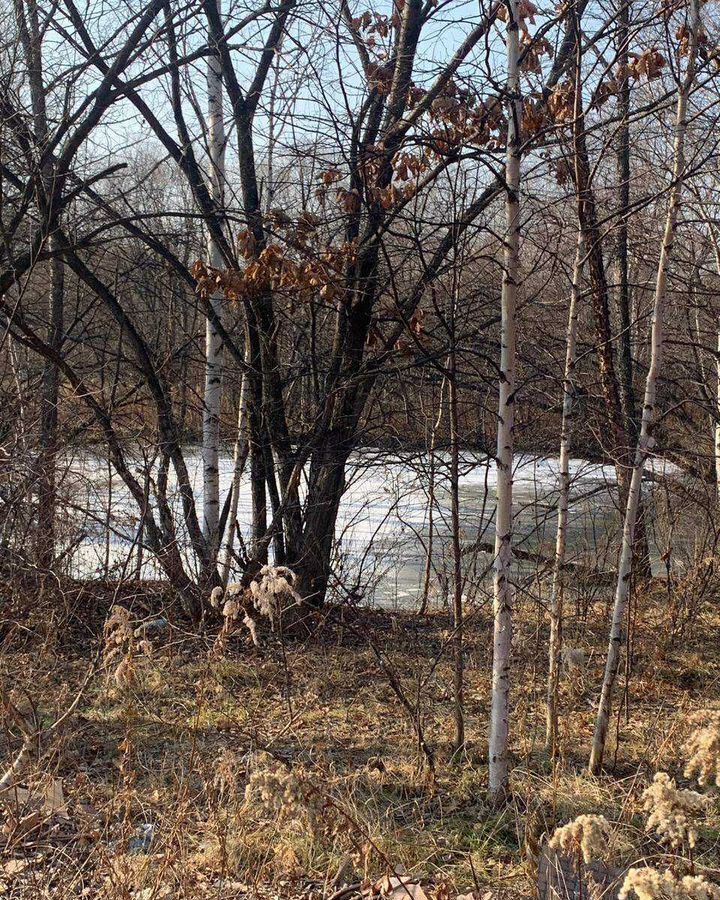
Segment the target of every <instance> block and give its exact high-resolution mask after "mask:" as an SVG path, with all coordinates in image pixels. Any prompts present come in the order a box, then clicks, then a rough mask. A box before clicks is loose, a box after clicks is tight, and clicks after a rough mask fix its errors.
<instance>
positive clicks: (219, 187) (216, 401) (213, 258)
mask: <svg viewBox="0 0 720 900" xmlns="http://www.w3.org/2000/svg"><path fill="white" fill-rule="evenodd" d="M216 3H217V8H218V15H222V10H221V0H216ZM211 42H212V41H211ZM212 49H213V52H212V53H211V54H210V56H209V57H208V64H207V92H208V100H207V103H208V112H207V130H208V154H209V157H210V194H211V197H212V199H213V201H214V202H215V204H216V206H217V207H219V208H220V209H222V207H223V202H224V192H225V191H224V188H225V144H226V139H225V119H224V116H223V87H222V62H221V58H220V50H219V48H218V47H214V48H212ZM208 256H209V259H210V265H211V266H216V267H218V268H220V267H222V266H223V264H224V263H223V257H222V253H221V251H220V247H219V246H218V245H217V242H216V241H215V239H214V238H213V236H212V234H211V235H210V237H209V245H208ZM222 299H223V295H222V292H219V293H215V294H213V296H212V297H211V298H210V302H211V303H212V307H213V310H214V311H215V313H216V315H217V316H218V318H222V312H223V302H222ZM222 373H223V341H222V338H221V337H220V334H219V333H218V331H217V329H216V327H215V325H214V324H213V322H212V321H211V320H210V319H209V318H208V319H207V320H206V324H205V392H204V398H203V446H202V456H203V534H204V535H205V539H206V541H207V542H208V546H209V549H210V553H211V555H214V554H216V553H217V551H218V546H219V543H220V535H219V533H218V530H219V525H220V402H221V399H222Z"/></svg>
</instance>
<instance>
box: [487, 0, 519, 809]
mask: <svg viewBox="0 0 720 900" xmlns="http://www.w3.org/2000/svg"><path fill="white" fill-rule="evenodd" d="M506 8H507V11H508V24H507V35H506V51H507V67H508V77H507V88H506V91H507V120H508V135H507V150H506V162H505V182H506V197H505V215H506V226H507V231H506V235H505V252H504V268H503V280H502V294H501V301H500V302H501V338H500V342H501V343H500V396H499V400H498V425H497V508H496V513H495V561H494V578H493V582H494V583H493V611H494V628H493V664H492V697H491V711H490V741H489V785H488V796H489V798H490V800H491V801H492V802H496V801H498V800H500V799H502V797H503V796H504V795H505V794H506V792H507V789H508V784H509V771H508V726H509V715H510V647H511V641H512V605H513V585H512V584H511V581H510V567H511V565H512V527H513V450H514V434H513V432H514V410H515V353H516V337H515V306H516V300H517V285H518V278H519V270H520V264H519V252H520V131H521V125H522V98H521V95H520V68H519V64H518V58H519V55H520V42H519V28H518V12H517V2H516V0H508V2H507V4H506Z"/></svg>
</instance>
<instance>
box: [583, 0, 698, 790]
mask: <svg viewBox="0 0 720 900" xmlns="http://www.w3.org/2000/svg"><path fill="white" fill-rule="evenodd" d="M689 20H690V21H689V24H688V26H687V29H686V32H687V33H686V36H685V37H684V38H681V46H680V53H681V54H682V52H683V47H684V52H685V53H686V54H687V57H688V63H687V69H686V72H685V76H684V78H683V79H682V81H681V83H680V84H679V86H678V94H677V110H676V118H675V139H674V146H673V165H672V182H671V187H670V194H669V199H668V209H667V216H666V219H665V229H664V234H663V239H662V246H661V248H660V259H659V262H658V268H657V277H656V282H655V296H654V301H653V318H652V328H651V336H650V365H649V368H648V373H647V377H646V379H645V397H644V401H643V412H642V419H641V422H640V434H639V436H638V442H637V447H636V450H635V460H634V463H633V468H632V477H631V481H630V489H629V492H628V498H627V505H626V508H625V519H624V524H623V535H622V547H621V552H620V563H619V565H618V577H617V584H616V588H615V603H614V607H613V615H612V622H611V626H610V640H609V644H608V652H607V658H606V662H605V675H604V678H603V685H602V692H601V694H600V702H599V705H598V710H597V716H596V719H595V731H594V734H593V742H592V749H591V752H590V763H589V769H590V772H591V774H593V775H597V774H599V772H600V769H601V767H602V762H603V756H604V753H605V744H606V741H607V733H608V728H609V725H610V712H611V708H612V698H613V691H614V688H615V681H616V678H617V672H618V666H619V663H620V653H621V647H622V641H623V622H624V620H625V612H626V609H627V605H628V597H629V591H630V577H631V575H632V548H633V541H634V537H635V523H636V520H637V512H638V505H639V503H640V495H641V490H642V477H643V471H644V468H645V462H646V461H647V458H648V456H649V455H650V453H651V452H652V449H653V446H654V438H653V436H652V430H653V425H654V423H655V419H656V394H657V380H658V375H659V373H660V368H661V363H662V350H663V339H664V335H663V326H664V314H665V299H666V295H667V270H668V264H669V261H670V256H671V254H672V248H673V243H674V240H675V230H676V227H677V219H678V211H679V209H680V200H681V192H682V185H683V178H684V176H685V135H686V132H687V108H688V99H689V96H690V93H691V90H692V87H693V83H694V80H695V57H696V53H697V48H698V35H699V32H700V0H691V3H690V15H689Z"/></svg>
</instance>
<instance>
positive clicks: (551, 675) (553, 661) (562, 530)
mask: <svg viewBox="0 0 720 900" xmlns="http://www.w3.org/2000/svg"><path fill="white" fill-rule="evenodd" d="M584 257H585V244H584V242H583V238H582V232H579V233H578V238H577V251H576V254H575V264H574V266H573V274H572V287H571V289H570V312H569V315H568V326H567V341H566V345H565V374H564V377H563V407H562V426H561V430H560V492H559V494H558V504H557V535H556V538H555V562H554V567H553V582H552V596H551V598H550V647H549V654H548V655H549V661H550V665H549V671H548V686H547V709H546V730H545V746H546V747H547V749H548V751H549V752H550V753H551V755H552V756H553V757H554V756H555V754H556V752H557V731H558V712H557V706H558V687H559V683H560V652H561V650H562V638H563V603H564V596H563V594H564V585H563V574H562V573H563V566H564V564H565V547H566V543H567V522H568V498H569V495H570V438H571V431H572V412H573V398H574V394H575V348H576V344H577V330H578V301H579V296H580V281H581V278H582V269H583V264H584V262H585V259H584Z"/></svg>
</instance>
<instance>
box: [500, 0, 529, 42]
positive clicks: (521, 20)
mask: <svg viewBox="0 0 720 900" xmlns="http://www.w3.org/2000/svg"><path fill="white" fill-rule="evenodd" d="M537 13H538V8H537V6H535V4H534V3H531V2H530V0H520V2H519V3H518V5H517V19H518V27H519V28H520V32H521V34H523V35H524V36H526V37H528V38H529V36H530V35H529V33H528V27H527V23H528V22H530V24H531V25H534V24H535V16H536V15H537ZM497 17H498V19H499V20H500V21H501V22H507V21H508V9H507V6H505V4H504V3H499V4H498V8H497Z"/></svg>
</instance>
